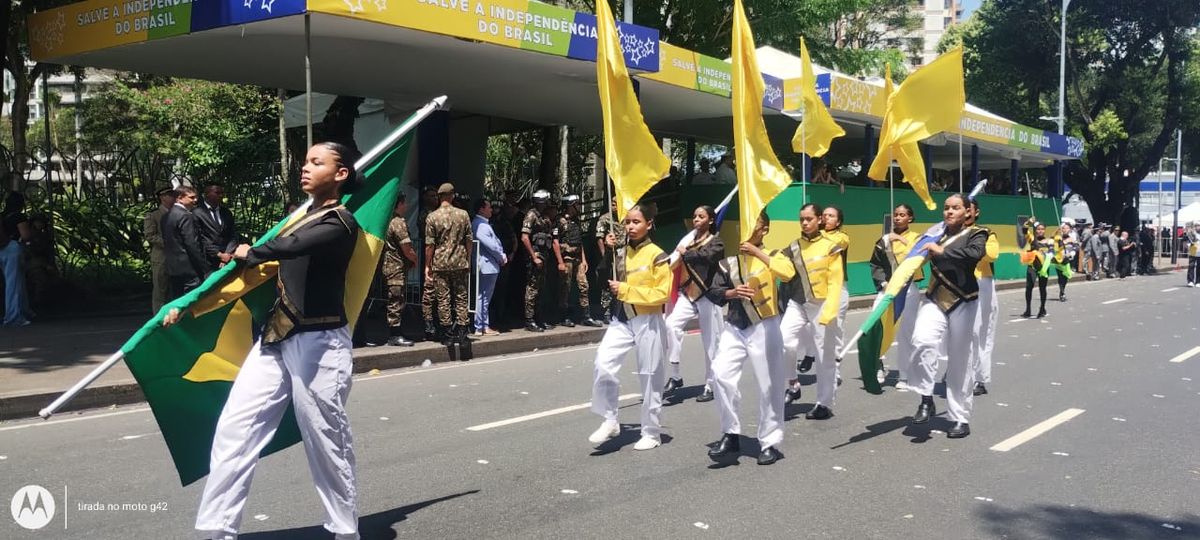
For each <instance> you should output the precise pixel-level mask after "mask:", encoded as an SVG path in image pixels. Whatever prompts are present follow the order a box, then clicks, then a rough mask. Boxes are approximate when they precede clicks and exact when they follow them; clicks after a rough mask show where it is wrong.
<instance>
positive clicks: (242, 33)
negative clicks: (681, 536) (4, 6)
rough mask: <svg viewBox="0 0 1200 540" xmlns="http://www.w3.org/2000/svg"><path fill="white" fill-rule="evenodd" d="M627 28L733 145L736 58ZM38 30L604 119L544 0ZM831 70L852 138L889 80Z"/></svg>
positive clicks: (790, 124) (571, 38)
mask: <svg viewBox="0 0 1200 540" xmlns="http://www.w3.org/2000/svg"><path fill="white" fill-rule="evenodd" d="M306 25H307V28H308V32H307V34H306ZM618 27H619V31H620V32H621V36H622V41H623V44H624V48H625V53H626V55H625V56H626V63H627V64H628V65H629V66H630V68H631V69H632V70H633V72H634V73H635V74H636V78H637V79H638V80H639V81H640V94H641V99H642V103H643V112H644V114H645V117H646V122H647V124H649V126H650V128H651V129H652V130H654V131H655V132H657V133H659V134H662V135H667V136H673V137H685V138H686V137H692V138H696V139H698V140H701V141H709V142H715V143H726V144H727V143H728V142H729V141H730V140H731V138H732V121H731V113H730V103H729V100H728V96H729V87H730V81H731V77H730V65H729V63H728V62H727V61H723V60H720V59H716V58H712V57H709V56H705V55H702V54H699V53H696V52H694V51H690V50H687V49H682V48H680V47H675V46H672V45H670V44H668V43H665V42H662V41H660V40H659V35H658V31H657V30H655V29H652V28H646V27H640V26H636V25H631V24H625V23H619V24H618ZM29 29H30V38H31V39H30V41H31V48H32V52H33V56H34V58H35V59H37V60H39V61H49V62H55V63H62V64H71V65H80V66H89V67H99V68H110V69H119V70H127V71H136V72H145V73H155V74H160V75H168V76H178V77H191V78H198V79H207V80H215V81H226V82H234V83H243V84H254V85H260V86H266V87H275V88H285V89H289V90H295V91H303V90H305V89H306V81H305V51H306V48H307V49H308V50H309V51H311V52H310V60H311V73H312V75H311V76H312V84H311V90H313V91H314V92H323V93H327V94H341V95H356V96H364V97H371V98H377V99H380V100H383V101H385V102H386V103H387V104H388V105H389V107H392V108H398V109H404V108H415V107H418V106H420V105H421V104H423V103H425V102H426V101H427V100H428V99H429V98H430V97H431V96H436V95H440V94H446V95H448V96H449V97H450V100H451V105H452V107H453V110H454V111H455V114H456V115H486V116H489V117H496V118H498V119H511V120H516V121H518V122H525V123H529V124H540V125H555V124H566V125H570V126H573V127H577V128H581V129H584V130H588V131H593V132H597V131H599V130H600V129H601V124H600V122H601V114H600V107H599V103H598V100H597V99H596V83H595V79H596V77H595V64H594V63H593V61H594V57H595V38H594V34H595V17H594V16H592V15H590V14H587V13H580V12H575V11H572V10H569V9H565V8H559V7H556V6H550V5H547V4H542V3H539V2H536V1H532V0H492V1H489V2H487V3H480V2H473V1H470V0H390V1H389V0H366V1H365V2H364V1H363V0H212V1H208V0H198V1H196V2H189V1H188V0H129V1H126V2H124V3H118V4H113V3H111V2H109V1H107V0H89V1H85V2H80V3H77V4H71V5H67V6H63V7H60V8H57V9H53V10H48V11H44V12H40V13H36V14H34V15H33V16H31V17H30V20H29ZM306 43H307V44H308V46H307V47H306ZM758 54H759V61H760V66H761V67H762V68H763V71H764V72H765V73H764V80H765V81H766V83H767V84H766V86H767V95H766V97H765V99H764V105H765V106H766V110H767V119H766V120H767V126H768V129H769V130H770V132H771V136H772V138H773V139H775V140H776V141H787V140H790V138H791V135H792V132H793V131H794V130H795V127H796V121H795V120H793V119H791V118H788V117H787V116H785V115H783V114H780V112H779V111H781V110H786V109H789V104H790V102H791V101H792V100H793V98H794V97H795V96H796V95H797V83H798V76H799V59H798V58H796V57H794V56H792V55H789V54H786V53H783V52H782V51H778V50H776V49H771V48H769V47H764V48H761V49H760V50H759V51H758ZM818 73H820V75H819V77H818V83H817V86H818V91H819V92H820V93H821V94H822V95H823V96H824V97H825V98H826V100H827V103H828V104H829V105H830V109H831V111H832V112H833V114H834V116H835V118H837V119H838V121H839V122H841V123H842V124H843V125H845V126H846V127H847V138H848V139H850V140H853V139H855V138H859V139H862V138H863V137H864V136H865V129H864V126H866V125H874V126H878V124H879V122H880V119H881V117H882V114H883V105H884V104H883V100H882V95H881V94H882V88H881V86H880V85H878V84H875V83H872V82H869V81H861V80H858V79H854V78H852V77H849V76H846V75H844V74H840V73H837V72H833V71H830V70H827V69H824V68H818ZM790 108H793V109H794V108H795V107H790ZM499 124H503V123H502V122H499ZM499 130H503V128H500V129H499ZM961 136H962V140H963V141H964V143H965V144H967V145H970V144H977V145H979V147H980V151H981V152H980V158H981V159H980V163H981V166H983V167H987V168H991V167H1000V166H1003V167H1007V166H1008V165H1009V160H1011V159H1020V160H1021V161H1022V163H1023V165H1022V166H1027V167H1029V166H1038V167H1040V166H1044V165H1046V164H1048V163H1050V162H1051V161H1052V160H1056V159H1072V158H1076V157H1078V156H1080V155H1082V144H1081V143H1080V142H1079V141H1078V140H1077V139H1072V138H1067V137H1062V136H1060V135H1057V134H1055V133H1049V132H1045V131H1042V130H1038V129H1034V128H1029V127H1025V126H1020V125H1018V124H1015V123H1013V122H1010V121H1008V120H1005V119H1003V118H1000V117H998V116H996V115H993V114H991V113H987V112H986V111H982V110H980V109H977V108H973V107H971V106H968V110H967V111H964V114H963V122H962V133H961ZM958 140H959V134H953V133H949V134H943V135H941V136H939V137H935V138H934V139H931V140H929V141H927V143H928V144H930V145H931V149H932V151H931V155H932V156H933V161H934V164H935V166H937V167H939V168H957V164H956V162H957V161H958V160H959V159H960V152H959V149H958V144H957V142H958ZM948 142H952V144H947V143H948ZM967 152H969V148H968V150H967ZM966 159H968V160H969V159H970V158H969V155H968V157H967V158H966Z"/></svg>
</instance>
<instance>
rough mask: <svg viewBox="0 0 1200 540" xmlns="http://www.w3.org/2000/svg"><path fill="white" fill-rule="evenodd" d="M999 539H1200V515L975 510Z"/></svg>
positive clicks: (1041, 508)
mask: <svg viewBox="0 0 1200 540" xmlns="http://www.w3.org/2000/svg"><path fill="white" fill-rule="evenodd" d="M975 514H976V516H977V517H978V518H979V519H980V520H982V522H983V525H984V526H985V527H987V529H988V531H989V532H990V533H991V535H992V536H993V537H995V538H1061V539H1076V538H1090V539H1094V540H1138V539H1147V540H1149V539H1156V540H1157V539H1164V538H1196V535H1197V534H1198V533H1200V516H1196V515H1195V514H1189V515H1186V516H1181V517H1179V518H1175V519H1168V518H1163V517H1158V516H1151V515H1148V514H1136V513H1120V512H1101V511H1097V510H1090V509H1087V508H1079V507H1069V506H1059V505H1036V506H1026V507H1023V508H1019V509H1015V510H1010V509H1007V508H999V507H996V506H994V505H988V506H985V507H983V508H982V509H980V510H978V511H976V512H975Z"/></svg>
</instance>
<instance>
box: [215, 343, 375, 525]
mask: <svg viewBox="0 0 1200 540" xmlns="http://www.w3.org/2000/svg"><path fill="white" fill-rule="evenodd" d="M352 367H353V358H352V356H351V345H350V330H349V328H348V327H342V328H338V329H336V330H319V331H311V332H300V333H298V334H295V335H293V336H291V337H289V338H287V339H285V340H283V341H281V342H279V343H275V344H271V345H263V344H262V342H261V341H260V342H258V343H255V344H254V348H253V349H251V350H250V354H249V356H247V357H246V361H245V362H244V363H243V364H242V369H241V371H240V372H239V373H238V376H237V379H236V380H234V382H233V387H232V389H231V390H230V391H229V399H228V400H227V401H226V402H225V408H224V409H223V410H222V411H221V417H220V420H218V421H217V430H216V434H215V436H214V437H213V445H212V457H211V462H210V464H209V473H208V480H207V481H206V482H205V484H204V495H202V496H201V498H200V510H199V511H198V512H197V515H196V529H197V530H200V531H206V532H209V533H210V534H214V535H217V536H218V537H226V538H236V535H237V532H238V529H239V527H240V526H241V522H242V508H243V507H244V506H245V504H246V496H247V495H248V494H249V493H250V481H251V480H252V479H253V478H254V469H255V466H256V465H257V464H258V457H259V454H261V453H262V451H263V449H264V448H265V447H266V446H267V443H269V442H271V438H272V437H273V436H274V435H275V429H276V428H277V427H279V421H280V419H281V418H283V413H284V411H286V410H287V407H288V405H289V404H291V405H292V406H293V407H294V410H295V412H296V422H297V423H298V424H299V427H300V434H301V436H302V437H303V439H304V452H305V454H306V455H307V456H308V468H309V471H310V472H311V473H312V477H313V482H314V483H316V487H317V494H318V495H319V496H320V497H321V503H322V504H323V505H324V506H325V515H326V519H325V524H324V525H325V529H327V530H329V531H330V532H332V533H334V534H336V535H337V537H338V538H357V537H358V508H357V499H358V491H357V488H356V486H355V480H354V442H353V438H352V437H351V434H350V420H349V419H348V418H347V416H346V399H347V397H349V395H350V384H351V378H350V375H351V371H352Z"/></svg>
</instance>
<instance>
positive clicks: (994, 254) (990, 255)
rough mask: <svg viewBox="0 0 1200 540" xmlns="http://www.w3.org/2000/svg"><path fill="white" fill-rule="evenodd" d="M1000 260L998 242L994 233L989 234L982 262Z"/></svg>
mask: <svg viewBox="0 0 1200 540" xmlns="http://www.w3.org/2000/svg"><path fill="white" fill-rule="evenodd" d="M998 258H1000V241H999V240H997V239H996V233H991V234H989V235H988V238H987V248H986V249H985V251H984V254H983V261H982V262H992V261H995V260H996V259H998Z"/></svg>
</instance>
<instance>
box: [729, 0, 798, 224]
mask: <svg viewBox="0 0 1200 540" xmlns="http://www.w3.org/2000/svg"><path fill="white" fill-rule="evenodd" d="M732 56H733V58H732V60H733V66H732V71H733V144H734V154H735V160H736V162H737V163H736V164H735V165H736V169H737V182H738V223H739V224H740V225H741V228H742V229H741V236H742V238H749V237H750V233H751V232H753V231H754V224H755V222H756V221H757V220H758V214H759V213H760V212H762V210H763V209H764V208H766V207H767V203H769V202H771V199H774V198H775V196H776V195H779V194H780V193H781V192H782V191H783V190H784V189H786V188H787V187H788V185H789V184H791V183H792V177H791V175H789V174H788V172H787V170H786V169H784V168H783V165H780V164H779V158H777V157H775V151H774V150H772V149H771V140H770V138H768V136H767V126H766V124H764V123H763V110H762V102H763V90H764V86H765V85H764V84H763V78H762V72H760V71H759V70H758V58H757V57H756V56H755V49H754V35H753V34H751V33H750V23H749V22H747V21H746V11H745V10H744V9H743V8H742V0H736V2H734V5H733V55H732Z"/></svg>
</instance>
